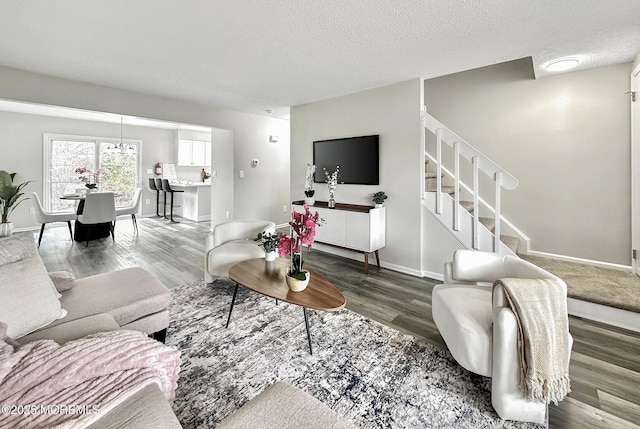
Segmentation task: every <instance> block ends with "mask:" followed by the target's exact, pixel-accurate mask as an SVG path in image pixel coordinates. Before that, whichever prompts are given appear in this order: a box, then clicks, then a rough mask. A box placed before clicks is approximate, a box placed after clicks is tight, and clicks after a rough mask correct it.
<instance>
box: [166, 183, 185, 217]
mask: <svg viewBox="0 0 640 429" xmlns="http://www.w3.org/2000/svg"><path fill="white" fill-rule="evenodd" d="M162 190H163V191H164V195H165V198H164V217H165V219H166V218H167V197H166V195H167V192H169V193H170V194H171V217H170V219H171V222H175V223H180V222H178V221H176V220H173V207H174V205H173V194H175V193H176V192H184V191H179V190H177V189H173V188H171V185H170V184H169V180H168V179H162ZM178 207H180V206H178Z"/></svg>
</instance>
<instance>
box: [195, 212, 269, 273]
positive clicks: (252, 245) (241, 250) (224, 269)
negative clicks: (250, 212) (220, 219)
mask: <svg viewBox="0 0 640 429" xmlns="http://www.w3.org/2000/svg"><path fill="white" fill-rule="evenodd" d="M275 230H276V224H275V223H273V222H269V221H262V220H240V221H231V222H225V223H221V224H218V225H216V226H215V227H214V228H213V232H210V233H209V234H208V235H207V238H206V242H205V258H204V280H205V282H206V283H212V282H213V280H214V278H215V277H228V276H229V268H231V267H232V266H233V265H235V264H237V263H238V262H242V261H246V260H248V259H253V258H264V250H263V249H262V247H260V245H259V244H258V242H256V241H254V240H255V239H256V237H257V236H258V234H260V233H271V234H275Z"/></svg>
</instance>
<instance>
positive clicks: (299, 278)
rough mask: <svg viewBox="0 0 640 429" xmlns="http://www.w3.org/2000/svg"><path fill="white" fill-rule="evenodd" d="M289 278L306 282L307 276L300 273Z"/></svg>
mask: <svg viewBox="0 0 640 429" xmlns="http://www.w3.org/2000/svg"><path fill="white" fill-rule="evenodd" d="M291 277H293V278H296V279H298V280H306V279H307V275H306V274H305V273H304V272H303V271H301V272H299V273H295V274H293V275H292V276H291Z"/></svg>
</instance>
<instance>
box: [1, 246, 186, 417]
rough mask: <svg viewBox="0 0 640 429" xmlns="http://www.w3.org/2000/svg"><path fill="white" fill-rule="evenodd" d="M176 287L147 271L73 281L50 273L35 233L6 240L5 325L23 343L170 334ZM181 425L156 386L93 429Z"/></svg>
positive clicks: (108, 414) (3, 278) (3, 269)
mask: <svg viewBox="0 0 640 429" xmlns="http://www.w3.org/2000/svg"><path fill="white" fill-rule="evenodd" d="M170 302H171V294H170V292H169V290H168V289H167V288H166V287H165V286H164V285H163V284H162V283H161V282H160V281H159V280H158V279H157V278H156V277H155V276H154V275H153V274H151V273H149V272H147V271H145V270H143V269H142V268H139V267H135V268H128V269H124V270H119V271H113V272H108V273H103V274H98V275H94V276H90V277H85V278H81V279H74V278H73V276H71V275H70V273H65V272H54V273H47V270H46V268H45V266H44V263H43V262H42V259H41V258H40V255H39V254H38V250H37V248H36V243H35V240H34V237H33V234H32V233H16V234H13V235H12V236H9V237H1V238H0V322H4V323H5V324H6V325H7V328H8V329H7V336H9V337H11V338H12V339H14V340H16V342H17V343H19V344H26V343H29V342H32V341H36V340H43V339H49V340H53V341H55V342H57V343H59V344H63V343H66V342H68V341H72V340H75V339H78V338H81V337H84V336H86V335H89V334H94V333H97V332H104V331H112V330H117V329H131V330H137V331H141V332H144V333H146V334H155V336H156V338H157V337H160V339H162V337H163V336H164V334H165V333H166V328H167V327H168V326H169V308H168V307H169V304H170ZM125 426H126V427H127V428H131V429H143V428H149V427H154V428H167V429H168V428H171V429H177V428H180V427H181V426H180V423H179V421H178V419H177V418H176V416H175V415H174V413H173V411H172V409H171V405H170V404H169V403H168V402H167V400H166V399H165V398H164V395H163V393H162V392H161V391H160V390H159V387H158V386H156V385H155V384H154V385H152V386H149V387H147V388H144V389H142V390H140V391H139V392H138V393H136V394H135V395H134V396H132V397H131V398H130V400H127V401H125V402H124V403H122V404H121V405H119V406H118V407H116V408H114V409H113V410H111V411H107V412H106V413H104V415H103V416H101V417H100V418H99V420H98V421H97V422H96V423H94V424H92V425H91V426H90V427H91V428H93V429H98V428H116V427H125Z"/></svg>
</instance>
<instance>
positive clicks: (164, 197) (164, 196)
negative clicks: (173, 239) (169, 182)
mask: <svg viewBox="0 0 640 429" xmlns="http://www.w3.org/2000/svg"><path fill="white" fill-rule="evenodd" d="M155 181H156V189H157V190H158V195H160V192H162V205H163V206H164V207H163V210H162V213H163V214H160V213H158V216H160V217H164V218H166V217H167V193H166V192H164V188H163V187H162V179H155Z"/></svg>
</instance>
